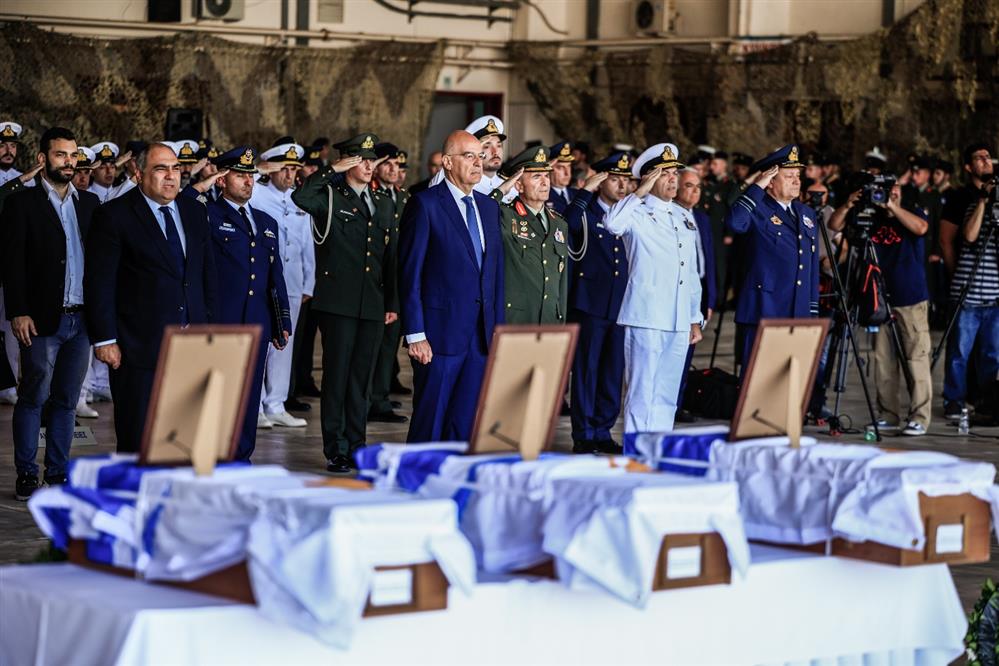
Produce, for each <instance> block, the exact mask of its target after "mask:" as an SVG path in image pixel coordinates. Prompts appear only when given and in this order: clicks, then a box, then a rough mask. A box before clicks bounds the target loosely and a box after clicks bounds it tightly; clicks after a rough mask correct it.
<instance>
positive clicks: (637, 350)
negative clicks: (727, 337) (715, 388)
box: [624, 326, 690, 433]
mask: <svg viewBox="0 0 999 666" xmlns="http://www.w3.org/2000/svg"><path fill="white" fill-rule="evenodd" d="M689 346H690V331H659V330H656V329H652V328H637V327H634V326H625V327H624V381H625V384H626V385H627V388H626V389H625V394H624V431H625V432H626V433H631V432H668V431H670V430H672V429H673V419H674V418H675V417H676V403H677V397H678V395H679V393H680V379H681V378H682V377H683V373H684V372H685V371H686V367H685V366H686V361H687V348H688V347H689Z"/></svg>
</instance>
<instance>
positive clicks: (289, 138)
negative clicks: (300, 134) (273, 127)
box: [271, 136, 298, 148]
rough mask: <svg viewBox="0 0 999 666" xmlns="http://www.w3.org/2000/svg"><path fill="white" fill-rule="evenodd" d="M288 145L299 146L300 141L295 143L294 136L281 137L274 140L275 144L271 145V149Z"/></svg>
mask: <svg viewBox="0 0 999 666" xmlns="http://www.w3.org/2000/svg"><path fill="white" fill-rule="evenodd" d="M286 143H294V144H297V143H298V141H295V137H293V136H279V137H278V138H277V139H275V140H274V143H272V144H271V148H277V147H278V146H283V145H285V144H286Z"/></svg>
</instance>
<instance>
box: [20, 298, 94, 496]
mask: <svg viewBox="0 0 999 666" xmlns="http://www.w3.org/2000/svg"><path fill="white" fill-rule="evenodd" d="M89 364H90V338H88V337H87V325H86V324H85V323H84V321H83V312H74V313H72V314H63V315H62V317H61V318H60V319H59V328H58V330H57V331H56V332H55V334H54V335H49V336H46V337H37V338H32V340H31V346H30V347H25V346H23V345H22V346H21V384H20V385H19V386H18V388H17V405H15V406H14V466H15V467H16V468H17V473H18V474H29V475H33V476H37V475H38V465H37V464H36V463H35V456H36V455H37V454H38V431H39V429H40V428H41V425H42V405H44V404H45V402H46V401H48V403H49V414H50V415H49V424H48V428H46V430H45V476H46V478H50V477H53V476H58V475H60V474H65V473H66V467H67V465H68V463H69V445H70V444H71V443H72V441H73V428H74V426H75V423H76V422H75V419H76V403H77V401H78V400H79V398H80V387H81V386H82V385H83V379H84V378H85V377H86V376H87V366H88V365H89Z"/></svg>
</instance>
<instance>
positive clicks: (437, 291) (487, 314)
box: [399, 183, 504, 355]
mask: <svg viewBox="0 0 999 666" xmlns="http://www.w3.org/2000/svg"><path fill="white" fill-rule="evenodd" d="M473 196H474V197H475V204H476V207H477V208H478V211H479V215H481V216H482V220H481V223H482V232H483V235H484V237H485V239H486V243H485V248H484V252H483V255H482V268H481V269H480V268H479V266H478V264H477V263H476V261H475V254H474V249H473V247H472V239H471V237H470V236H469V233H468V227H467V226H466V225H465V221H464V219H463V218H462V216H461V212H460V211H459V210H458V206H457V204H455V201H454V198H453V197H452V196H451V192H450V191H449V190H448V187H447V184H446V183H441V184H440V185H435V186H433V187H430V188H428V189H426V190H424V191H423V192H420V193H418V194H416V195H414V196H413V197H411V198H410V200H409V204H408V205H407V206H406V210H405V212H404V213H403V221H402V224H401V225H400V227H401V232H400V239H399V263H400V266H401V272H400V276H401V277H400V280H399V287H400V290H401V297H400V301H401V304H402V330H403V334H404V335H412V334H414V333H425V334H426V336H427V340H428V341H429V342H430V346H431V348H432V349H433V351H434V353H437V354H449V355H456V354H462V353H464V352H465V351H467V350H468V349H469V347H470V345H471V343H472V342H473V341H474V340H476V339H477V341H478V342H479V343H480V344H481V345H482V349H483V350H486V349H488V348H489V345H490V344H491V343H492V337H493V329H494V328H495V327H496V325H497V324H502V323H503V322H504V315H503V307H504V302H503V298H504V297H503V279H504V277H503V276H504V273H503V239H502V237H501V236H500V227H499V225H500V211H499V206H498V205H497V204H496V202H495V201H493V200H492V199H490V198H489V197H487V196H486V195H484V194H481V193H479V192H474V193H473Z"/></svg>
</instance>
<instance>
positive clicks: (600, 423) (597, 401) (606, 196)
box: [565, 152, 631, 453]
mask: <svg viewBox="0 0 999 666" xmlns="http://www.w3.org/2000/svg"><path fill="white" fill-rule="evenodd" d="M593 169H594V171H596V172H597V173H596V174H595V175H593V176H591V177H590V178H588V179H587V180H586V182H585V183H584V184H583V189H582V190H579V193H578V194H577V195H576V197H575V198H574V199H573V200H572V203H571V204H570V205H569V207H568V208H566V211H565V219H566V221H567V222H568V223H569V233H570V234H572V238H573V244H574V245H575V246H576V247H580V246H581V245H582V242H583V225H584V224H585V225H586V229H587V234H588V241H587V244H588V246H587V250H586V254H585V255H584V256H583V258H582V259H580V260H579V261H578V262H576V263H574V264H573V275H572V282H571V288H570V290H569V321H573V322H577V323H578V324H579V340H578V342H577V344H576V357H575V359H574V360H573V364H572V384H571V395H572V400H571V401H570V407H571V409H570V416H571V417H572V441H573V447H572V450H573V451H574V452H576V453H593V452H595V451H602V452H605V453H615V452H619V451H620V450H621V449H620V448H619V446H618V444H617V443H616V442H615V441H614V440H613V438H611V434H610V431H611V428H613V427H614V423H615V422H616V421H617V417H618V415H619V414H620V413H621V387H622V383H623V381H624V327H622V326H619V325H618V323H617V316H618V313H619V312H620V310H621V301H622V300H623V299H624V289H625V287H626V286H627V284H628V259H627V257H625V250H624V243H623V242H622V241H621V237H620V236H616V235H614V234H612V233H611V232H610V231H608V230H607V229H606V228H604V223H603V219H604V215H605V214H606V213H607V211H608V210H610V207H611V206H613V205H614V204H615V203H617V202H618V201H620V200H621V199H623V198H624V197H625V196H627V194H628V192H629V191H630V189H629V183H630V181H631V155H629V154H628V153H626V152H616V153H613V154H612V155H610V156H609V157H606V158H604V159H602V160H600V161H599V162H596V163H595V164H594V165H593Z"/></svg>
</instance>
